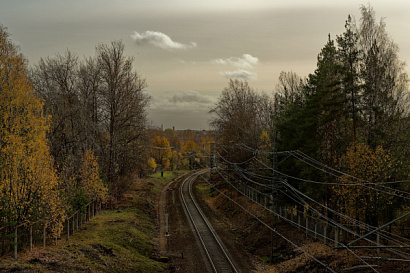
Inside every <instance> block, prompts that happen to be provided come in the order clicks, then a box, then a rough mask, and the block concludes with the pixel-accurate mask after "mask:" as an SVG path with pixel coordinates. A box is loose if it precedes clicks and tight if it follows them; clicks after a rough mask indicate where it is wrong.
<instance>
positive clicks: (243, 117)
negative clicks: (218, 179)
mask: <svg viewBox="0 0 410 273" xmlns="http://www.w3.org/2000/svg"><path fill="white" fill-rule="evenodd" d="M272 108H273V103H272V100H271V99H270V98H269V97H268V96H267V95H266V94H259V93H257V92H256V91H255V90H253V89H252V88H251V87H250V86H249V85H248V83H247V82H246V81H245V82H244V81H239V80H230V81H229V86H228V87H227V88H225V89H224V90H223V91H222V95H221V97H220V99H219V101H218V102H217V104H216V105H215V107H214V108H213V109H211V110H210V114H212V115H213V118H212V120H211V122H210V124H211V126H212V127H213V128H214V129H215V130H216V133H217V141H218V142H220V143H223V144H226V145H229V144H233V143H241V144H245V145H247V146H249V147H252V148H254V149H255V148H258V146H259V143H260V138H261V135H262V132H263V131H264V130H266V131H267V132H272V122H271V114H272V113H271V111H272ZM230 154H231V157H236V158H235V159H236V160H238V161H240V160H241V159H244V158H246V157H247V156H248V155H247V154H244V153H240V151H238V150H237V149H233V150H232V151H231V152H230Z"/></svg>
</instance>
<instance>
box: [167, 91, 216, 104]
mask: <svg viewBox="0 0 410 273" xmlns="http://www.w3.org/2000/svg"><path fill="white" fill-rule="evenodd" d="M170 102H173V103H181V102H182V103H183V102H196V103H205V104H208V103H213V102H214V100H213V99H212V98H211V97H210V96H206V95H202V94H200V93H198V92H197V91H184V92H182V93H179V94H175V95H173V96H172V98H170Z"/></svg>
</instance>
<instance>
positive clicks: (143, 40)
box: [131, 30, 197, 50]
mask: <svg viewBox="0 0 410 273" xmlns="http://www.w3.org/2000/svg"><path fill="white" fill-rule="evenodd" d="M131 38H132V39H134V41H135V42H136V43H137V44H151V45H153V46H156V47H159V48H162V49H166V50H173V49H189V48H194V47H196V46H197V44H196V43H195V42H190V43H189V44H183V43H179V42H175V41H173V40H172V39H171V37H169V36H168V35H166V34H164V33H162V32H158V31H151V30H148V31H145V32H144V33H141V34H140V33H138V32H136V31H134V34H133V35H131Z"/></svg>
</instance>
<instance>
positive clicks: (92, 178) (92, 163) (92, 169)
mask: <svg viewBox="0 0 410 273" xmlns="http://www.w3.org/2000/svg"><path fill="white" fill-rule="evenodd" d="M79 173H80V179H81V186H82V188H83V190H84V193H85V196H86V197H87V198H88V199H89V200H90V201H94V200H101V201H102V202H104V201H105V199H106V198H107V193H108V188H107V186H106V185H105V184H104V182H103V181H102V179H101V178H100V174H99V167H98V162H97V158H96V157H95V156H94V154H93V152H91V151H87V152H86V153H85V154H84V157H83V163H82V165H81V167H80V171H79Z"/></svg>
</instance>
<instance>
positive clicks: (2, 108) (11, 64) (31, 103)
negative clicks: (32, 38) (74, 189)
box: [0, 27, 65, 235]
mask: <svg viewBox="0 0 410 273" xmlns="http://www.w3.org/2000/svg"><path fill="white" fill-rule="evenodd" d="M26 71H27V67H26V61H25V59H24V58H23V56H22V55H21V54H19V53H18V51H17V49H16V48H15V46H14V45H13V44H12V43H11V41H10V39H9V37H8V34H7V32H6V31H5V29H4V28H2V27H0V124H1V128H0V153H1V161H0V192H1V194H2V195H3V197H6V198H7V200H9V202H8V204H7V205H5V206H7V207H3V208H1V210H8V211H9V212H10V214H9V215H8V216H7V219H1V220H2V221H5V222H9V223H11V222H15V223H22V222H25V221H36V220H38V219H45V220H46V221H47V222H48V224H49V228H50V229H51V230H52V231H53V232H54V235H58V234H59V233H60V231H61V230H62V222H63V221H64V217H65V209H64V206H63V204H62V198H61V194H60V191H59V188H60V187H59V185H60V182H59V179H58V177H57V174H56V171H55V169H54V168H53V159H52V157H51V156H50V151H49V147H48V143H47V140H46V132H47V130H48V129H49V121H50V118H49V117H47V118H46V117H44V116H43V103H42V102H41V100H40V99H38V98H37V97H36V95H35V93H34V90H33V88H32V86H31V84H30V82H29V80H28V78H27V75H26Z"/></svg>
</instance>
